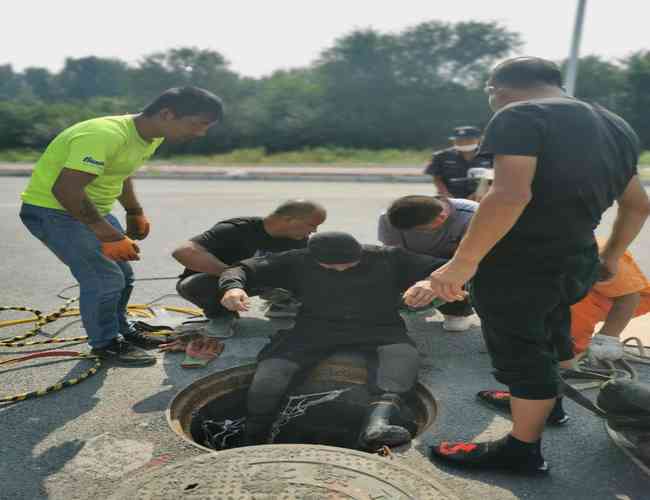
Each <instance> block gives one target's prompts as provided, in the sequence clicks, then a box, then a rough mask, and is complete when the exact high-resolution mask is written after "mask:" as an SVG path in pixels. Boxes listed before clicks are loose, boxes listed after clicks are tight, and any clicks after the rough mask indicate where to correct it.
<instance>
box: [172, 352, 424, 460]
mask: <svg viewBox="0 0 650 500" xmlns="http://www.w3.org/2000/svg"><path fill="white" fill-rule="evenodd" d="M255 368H256V365H255V364H251V365H245V366H240V367H237V368H231V369H229V370H224V371H221V372H218V373H214V374H212V375H208V376H207V377H205V378H202V379H200V380H197V381H196V382H194V383H192V384H191V385H189V386H188V387H186V388H185V389H183V390H182V391H181V392H180V393H179V394H178V395H177V396H176V397H175V398H174V400H173V401H172V403H171V405H170V407H169V409H168V410H167V418H168V422H169V424H170V426H171V428H172V430H173V431H174V432H176V433H177V434H178V435H179V436H181V437H182V438H183V439H185V440H186V441H188V442H190V443H192V444H193V445H195V446H198V447H200V448H202V449H205V450H209V451H213V450H214V449H223V448H233V447H237V446H240V445H241V441H240V437H241V434H237V433H236V432H234V433H225V434H223V433H220V431H221V428H220V427H214V425H215V423H217V422H224V421H227V420H228V421H230V422H233V423H236V422H238V421H239V420H240V419H241V418H242V417H245V415H246V393H247V391H248V387H249V385H250V384H251V381H252V380H253V375H254V373H255ZM367 381H368V372H367V369H366V360H365V358H364V357H363V355H361V354H356V353H338V354H335V355H333V356H331V357H329V358H327V359H325V360H324V361H322V362H321V363H320V364H319V365H317V366H316V367H315V368H314V369H313V370H311V371H310V372H309V373H308V374H307V376H306V378H305V379H304V381H302V382H299V383H298V384H296V386H295V387H294V388H293V389H292V390H291V391H290V394H289V396H297V397H298V399H297V400H296V401H297V402H298V403H300V401H301V399H300V397H301V396H305V395H314V394H315V395H319V394H328V393H331V391H341V392H340V393H338V395H337V397H335V398H333V399H331V400H329V401H325V402H322V403H319V404H315V405H313V406H309V405H308V407H307V408H306V409H305V411H304V413H303V414H302V415H299V416H296V417H295V418H292V419H290V420H289V421H288V422H286V423H285V424H284V425H283V426H282V427H281V428H280V429H279V433H278V434H277V436H276V438H275V439H274V441H273V442H274V444H320V445H328V446H337V447H343V448H351V449H355V448H356V444H357V438H358V435H359V431H360V429H361V425H362V424H363V419H364V417H365V415H366V412H367V408H368V402H369V401H370V399H371V395H370V393H369V392H368V389H367V385H366V384H367ZM321 397H322V396H310V398H309V399H308V400H309V401H313V400H315V399H319V398H321ZM436 415H437V408H436V401H435V399H434V397H433V395H432V394H431V392H430V391H429V390H428V389H427V388H426V387H425V386H424V385H422V384H420V383H418V384H417V385H416V387H415V390H414V391H412V394H411V395H410V396H409V397H408V398H406V399H405V405H404V407H403V416H404V417H406V418H407V419H409V420H412V421H413V422H414V423H415V427H416V428H417V430H416V435H419V434H421V433H423V432H425V431H426V430H427V429H429V428H430V427H431V426H432V425H433V423H434V421H435V418H436ZM224 438H225V440H223V439H224ZM215 440H216V441H218V443H219V446H215Z"/></svg>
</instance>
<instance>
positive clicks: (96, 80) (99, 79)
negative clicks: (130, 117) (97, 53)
mask: <svg viewBox="0 0 650 500" xmlns="http://www.w3.org/2000/svg"><path fill="white" fill-rule="evenodd" d="M128 81H129V80H128V67H127V65H126V63H124V62H122V61H119V60H117V59H104V58H100V57H94V56H91V57H82V58H79V59H73V58H68V59H66V60H65V66H64V67H63V70H61V73H59V75H58V76H57V83H58V85H60V86H61V88H62V90H63V95H64V96H65V97H66V98H68V99H91V98H93V97H117V96H123V95H125V94H126V93H127V92H128Z"/></svg>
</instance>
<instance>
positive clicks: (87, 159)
mask: <svg viewBox="0 0 650 500" xmlns="http://www.w3.org/2000/svg"><path fill="white" fill-rule="evenodd" d="M82 163H90V164H91V165H96V166H98V167H103V166H104V162H103V161H99V160H95V159H94V158H93V157H92V156H86V157H85V158H84V159H83V160H82Z"/></svg>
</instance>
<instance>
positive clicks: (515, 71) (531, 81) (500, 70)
mask: <svg viewBox="0 0 650 500" xmlns="http://www.w3.org/2000/svg"><path fill="white" fill-rule="evenodd" d="M489 83H490V85H494V86H495V87H507V88H514V89H527V88H533V87H539V86H540V85H553V86H556V87H562V72H561V71H560V68H559V67H558V66H557V64H555V63H554V62H553V61H549V60H547V59H542V58H541V57H529V56H525V57H514V58H512V59H507V60H505V61H503V62H502V63H499V64H497V65H496V66H495V67H494V68H493V69H492V72H491V73H490V79H489Z"/></svg>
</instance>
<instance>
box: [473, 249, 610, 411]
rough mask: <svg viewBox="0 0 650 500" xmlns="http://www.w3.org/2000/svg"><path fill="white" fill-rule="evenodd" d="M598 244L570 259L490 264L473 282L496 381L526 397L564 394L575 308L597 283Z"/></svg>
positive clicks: (481, 270)
mask: <svg viewBox="0 0 650 500" xmlns="http://www.w3.org/2000/svg"><path fill="white" fill-rule="evenodd" d="M597 276H598V249H597V247H596V245H595V244H594V245H593V246H590V247H588V248H585V249H584V250H583V251H581V252H578V253H575V254H573V255H570V256H564V257H549V258H546V259H543V260H542V259H540V260H538V259H531V260H530V261H528V262H519V263H516V262H515V263H509V265H508V266H498V265H484V266H481V267H480V268H479V272H478V273H477V274H476V276H475V277H474V279H473V280H472V283H471V287H470V290H471V297H472V304H473V305H474V308H475V309H476V312H477V313H478V315H479V317H480V318H481V324H482V329H483V336H484V338H485V342H486V344H487V348H488V352H489V353H490V357H491V358H492V365H493V366H494V369H495V371H494V375H495V377H496V379H497V380H498V381H499V382H501V383H503V384H505V385H507V386H508V387H509V388H510V392H511V393H512V395H513V396H515V397H518V398H522V399H551V398H553V397H556V396H557V394H558V382H559V372H558V361H561V360H566V359H571V358H572V357H573V349H572V340H571V309H570V306H571V305H572V304H575V303H576V302H578V301H580V300H581V299H582V298H583V297H584V296H585V295H586V294H587V292H588V291H589V290H590V288H591V287H592V286H593V284H594V283H595V282H596V279H597Z"/></svg>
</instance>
